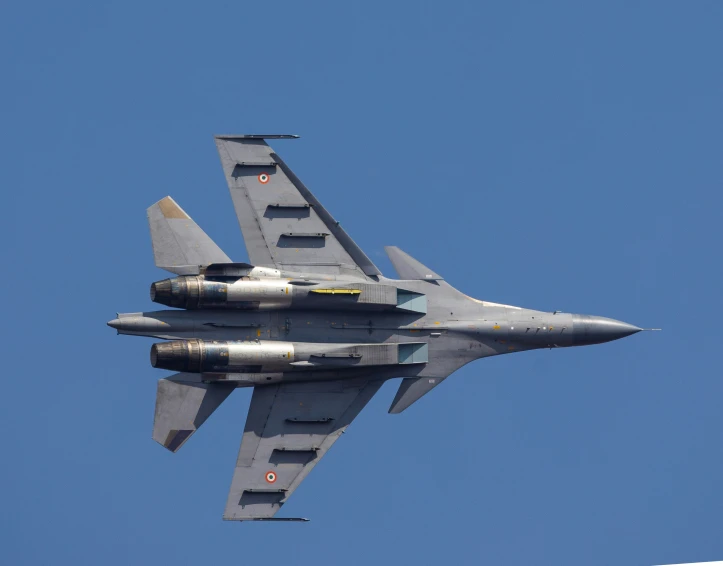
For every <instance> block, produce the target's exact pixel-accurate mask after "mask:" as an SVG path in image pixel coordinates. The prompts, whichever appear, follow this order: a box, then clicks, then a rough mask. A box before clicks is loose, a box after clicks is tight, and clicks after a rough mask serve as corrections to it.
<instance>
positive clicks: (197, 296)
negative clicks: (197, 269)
mask: <svg viewBox="0 0 723 566" xmlns="http://www.w3.org/2000/svg"><path fill="white" fill-rule="evenodd" d="M292 292H293V286H292V285H291V284H289V282H288V281H287V280H285V279H238V280H236V281H232V282H225V281H208V280H207V279H205V278H204V277H203V276H198V275H195V276H193V275H187V276H182V277H174V278H173V279H164V280H162V281H156V282H155V283H152V284H151V300H152V301H153V302H154V303H160V304H162V305H166V306H169V307H179V308H182V309H200V308H227V309H228V308H231V309H234V308H236V309H265V308H284V307H288V306H289V305H290V304H291V299H292Z"/></svg>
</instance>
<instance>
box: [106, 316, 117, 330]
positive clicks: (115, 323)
mask: <svg viewBox="0 0 723 566" xmlns="http://www.w3.org/2000/svg"><path fill="white" fill-rule="evenodd" d="M106 324H107V325H108V326H110V327H111V328H115V329H116V330H118V329H119V328H120V326H121V321H120V319H118V318H114V319H113V320H109V321H108V322H106Z"/></svg>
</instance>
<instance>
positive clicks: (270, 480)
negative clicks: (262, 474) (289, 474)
mask: <svg viewBox="0 0 723 566" xmlns="http://www.w3.org/2000/svg"><path fill="white" fill-rule="evenodd" d="M266 481H267V482H268V483H274V482H275V481H276V472H266Z"/></svg>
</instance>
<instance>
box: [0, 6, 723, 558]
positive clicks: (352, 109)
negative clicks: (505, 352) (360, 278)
mask: <svg viewBox="0 0 723 566" xmlns="http://www.w3.org/2000/svg"><path fill="white" fill-rule="evenodd" d="M722 26H723V4H721V3H720V2H717V1H696V2H667V1H659V0H656V1H650V2H631V1H624V2H596V3H595V2H578V1H570V2H495V3H491V2H456V1H448V2H376V1H366V2H326V3H319V2H311V3H307V2H272V3H269V2H229V1H226V2H202V3H198V2H167V3H153V2H136V1H124V2H112V3H107V2H86V3H79V2H22V3H21V2H5V3H4V4H3V6H2V7H1V8H0V46H1V48H2V53H3V57H2V60H1V61H0V71H1V73H2V74H1V75H0V76H1V77H2V88H1V89H0V124H1V127H2V136H0V155H2V167H1V168H0V187H2V194H3V196H4V201H5V203H6V205H5V206H3V207H1V210H2V213H3V217H4V220H3V223H2V233H3V241H4V246H3V258H4V262H3V263H4V265H5V269H4V272H3V277H2V279H3V284H2V285H3V296H4V301H3V317H2V319H3V325H2V341H1V342H2V352H3V362H4V363H3V365H4V368H5V369H4V371H3V386H2V394H1V395H0V423H2V427H3V430H4V441H3V448H2V451H1V452H0V454H1V456H0V462H1V465H0V486H1V487H0V494H1V495H2V506H1V510H0V562H1V563H3V564H13V565H16V564H17V565H21V564H73V565H78V564H108V565H114V564H194V565H195V564H220V563H225V564H267V563H274V564H299V565H305V564H349V565H357V564H364V565H366V564H413V563H415V564H495V565H528V564H550V565H554V566H566V565H574V566H577V565H580V564H586V565H588V564H590V565H609V564H615V565H631V566H633V565H648V564H660V563H666V562H668V563H672V562H688V561H693V560H715V559H718V560H721V559H723V536H722V535H721V533H723V489H721V478H723V403H722V402H723V372H722V371H721V357H720V350H721V337H722V333H721V311H722V307H723V300H722V298H721V287H722V285H721V283H723V277H722V272H721V270H722V268H721V251H720V248H721V241H722V240H723V238H722V236H723V234H722V228H721V224H722V222H723V214H721V206H722V205H723V198H722V197H721V181H723V72H722V71H721V68H722V67H721V54H722V53H723V34H721V28H722ZM249 132H250V133H253V132H264V133H265V132H280V133H287V132H288V133H298V134H301V135H302V139H301V140H298V141H286V142H277V143H276V144H275V145H274V147H275V149H277V151H278V152H279V153H280V154H281V155H283V157H284V159H285V160H286V161H287V162H288V163H289V164H290V165H291V166H292V167H293V168H294V170H295V171H296V172H297V173H298V174H299V176H300V177H301V178H302V179H303V180H304V181H305V182H306V184H307V185H308V186H309V187H310V188H311V189H312V190H313V191H314V192H315V194H316V196H317V197H318V198H319V199H320V200H321V201H322V202H324V204H325V205H326V206H327V207H328V209H329V210H330V211H331V212H332V214H333V215H334V216H335V217H336V218H337V219H339V220H340V221H341V222H342V223H343V225H344V226H345V228H346V229H347V231H348V232H349V233H350V234H351V235H352V236H353V237H354V238H355V240H356V241H357V243H359V245H361V246H362V247H363V248H364V249H365V250H366V252H367V253H368V254H369V255H370V257H372V258H373V260H374V261H375V262H377V264H378V265H379V266H380V268H381V269H382V270H383V271H384V273H385V274H388V275H392V274H393V271H392V268H391V265H390V264H389V262H388V260H387V259H386V257H385V256H384V254H383V246H384V245H398V246H400V247H401V248H402V249H404V250H406V251H407V252H409V253H410V254H412V255H413V256H415V257H417V258H419V259H420V261H422V262H423V263H425V264H428V265H429V266H430V267H431V268H432V269H434V270H435V271H437V272H438V273H441V274H442V275H443V276H445V277H446V278H447V280H448V281H449V282H450V283H452V284H453V285H455V286H457V287H458V288H460V289H461V290H462V291H464V292H466V293H468V294H470V295H473V296H475V297H479V298H482V299H487V300H491V301H497V302H504V303H511V304H517V305H522V306H528V307H532V308H539V309H549V310H554V309H559V310H564V311H569V312H583V313H590V314H598V315H604V316H610V317H613V318H618V319H622V320H625V321H628V322H631V323H634V324H637V325H640V326H654V327H658V326H660V327H663V328H664V331H663V332H661V333H644V334H639V335H636V336H633V337H631V338H627V339H625V340H622V341H619V342H615V343H611V344H606V345H601V346H593V347H590V348H580V349H567V350H559V351H547V350H544V351H537V352H532V353H525V354H519V355H515V356H501V357H499V358H495V359H490V360H483V361H479V362H476V363H474V364H472V365H469V366H467V367H465V368H464V369H463V370H461V371H459V372H458V373H457V374H455V375H454V376H453V377H452V378H450V379H449V380H447V381H446V382H445V383H444V385H443V386H441V387H440V388H439V389H437V390H435V391H434V392H433V393H431V394H430V395H428V396H427V397H425V398H424V399H423V400H422V401H420V402H419V403H417V404H416V405H414V406H413V407H412V408H411V409H409V410H408V411H406V412H404V413H403V414H401V415H394V416H392V415H387V413H386V411H387V408H388V406H389V404H390V403H391V400H392V397H393V395H394V390H395V387H396V383H395V382H392V383H388V384H386V385H385V386H384V387H383V389H382V390H381V391H380V393H379V394H378V395H377V397H375V398H374V399H373V400H372V402H371V403H370V404H369V406H368V407H367V408H366V409H365V411H364V412H363V413H362V415H361V416H360V417H359V418H358V419H357V421H355V422H354V424H353V425H352V426H351V428H350V429H349V432H348V434H346V435H345V436H344V438H343V440H342V441H340V442H338V443H337V444H336V446H335V447H334V448H333V450H332V451H331V453H330V454H329V456H328V457H327V458H325V459H324V461H323V462H322V463H321V464H320V465H319V466H318V467H317V468H316V469H315V471H314V473H313V474H311V475H310V476H309V477H308V479H307V480H306V481H305V482H304V484H303V486H302V487H301V488H300V489H299V490H298V491H297V492H296V493H295V494H294V495H293V497H292V498H291V500H290V502H289V503H288V504H287V505H286V506H285V507H284V513H285V514H286V515H291V516H294V515H302V516H308V517H311V518H312V521H311V522H310V523H308V524H264V523H259V524H247V523H244V524H238V523H225V522H223V521H221V515H222V511H223V506H224V502H225V498H226V493H227V490H228V487H229V482H230V479H231V472H232V468H233V465H234V462H235V458H236V454H237V450H238V443H239V441H240V435H241V431H242V428H243V423H244V420H245V414H246V410H247V407H248V403H249V399H250V391H248V390H245V391H238V392H236V393H235V394H234V395H233V396H232V397H231V398H230V399H229V401H227V402H226V404H224V405H223V406H222V407H221V408H220V409H219V411H218V412H217V413H216V414H214V415H213V417H212V418H211V419H210V420H209V421H208V422H207V423H206V425H204V429H202V430H201V432H200V433H199V434H198V435H196V436H195V437H194V438H193V439H192V440H191V441H190V442H189V443H188V445H186V446H185V447H184V449H183V450H181V451H180V452H179V453H178V454H170V453H168V452H167V451H165V450H164V449H163V448H161V447H160V446H158V445H156V444H155V443H154V442H153V441H152V440H151V436H150V433H151V426H152V418H153V407H154V396H155V388H156V380H157V379H159V378H160V377H162V376H163V375H164V373H163V372H160V371H158V370H154V369H152V368H151V367H150V365H149V362H148V348H149V346H150V343H151V342H152V340H150V339H136V338H127V337H117V336H116V335H115V333H114V332H113V331H112V330H111V329H109V328H107V327H106V326H105V322H106V321H107V320H109V319H111V318H113V316H114V313H115V312H116V311H121V312H132V311H140V310H152V309H153V307H154V305H153V304H152V303H151V302H150V301H149V298H148V285H149V284H150V283H151V282H152V281H154V280H158V279H161V278H163V277H165V274H164V273H163V272H161V271H159V270H157V269H156V268H155V267H154V265H153V261H152V254H151V248H150V241H149V236H148V228H147V226H146V219H145V209H146V207H147V206H149V205H150V204H152V203H153V202H155V201H156V200H158V199H159V198H161V197H163V196H165V195H167V194H171V195H172V196H173V197H174V198H175V199H176V200H177V201H178V202H179V203H180V204H181V206H182V207H184V209H186V210H187V211H188V212H189V214H191V215H192V216H193V218H194V219H195V220H196V221H197V222H198V223H199V224H200V225H201V226H202V227H204V228H205V229H206V230H207V232H208V233H209V234H210V235H211V236H212V237H213V238H214V239H215V240H216V241H217V242H218V243H219V245H220V246H221V247H222V248H223V249H224V250H226V251H227V252H228V253H229V255H230V256H231V257H232V258H233V259H235V260H239V261H243V260H244V259H245V258H246V253H245V249H244V246H243V243H242V239H241V234H240V231H239V229H238V227H237V224H236V219H235V216H234V214H233V211H232V208H231V206H230V199H229V197H228V194H227V188H226V186H225V181H224V178H223V174H222V171H221V168H220V165H219V163H218V157H217V154H216V149H215V146H214V144H213V139H212V134H214V133H249ZM8 202H9V206H8V204H7V203H8Z"/></svg>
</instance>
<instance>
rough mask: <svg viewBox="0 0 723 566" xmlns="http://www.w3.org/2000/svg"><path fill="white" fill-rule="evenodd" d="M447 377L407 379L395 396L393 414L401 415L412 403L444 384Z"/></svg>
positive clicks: (391, 411) (391, 410) (391, 408)
mask: <svg viewBox="0 0 723 566" xmlns="http://www.w3.org/2000/svg"><path fill="white" fill-rule="evenodd" d="M445 379H447V378H446V377H405V378H404V379H403V380H402V384H401V385H400V386H399V390H398V391H397V394H396V395H395V396H394V401H392V406H391V407H389V412H390V413H391V414H393V415H394V414H397V413H401V412H402V411H403V410H404V409H406V408H407V407H409V405H411V404H412V403H414V402H415V401H417V400H418V399H420V398H421V397H423V396H424V395H425V394H426V393H429V392H430V391H431V390H432V389H434V388H435V387H436V386H437V385H439V384H440V383H442V382H443V381H444V380H445Z"/></svg>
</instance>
